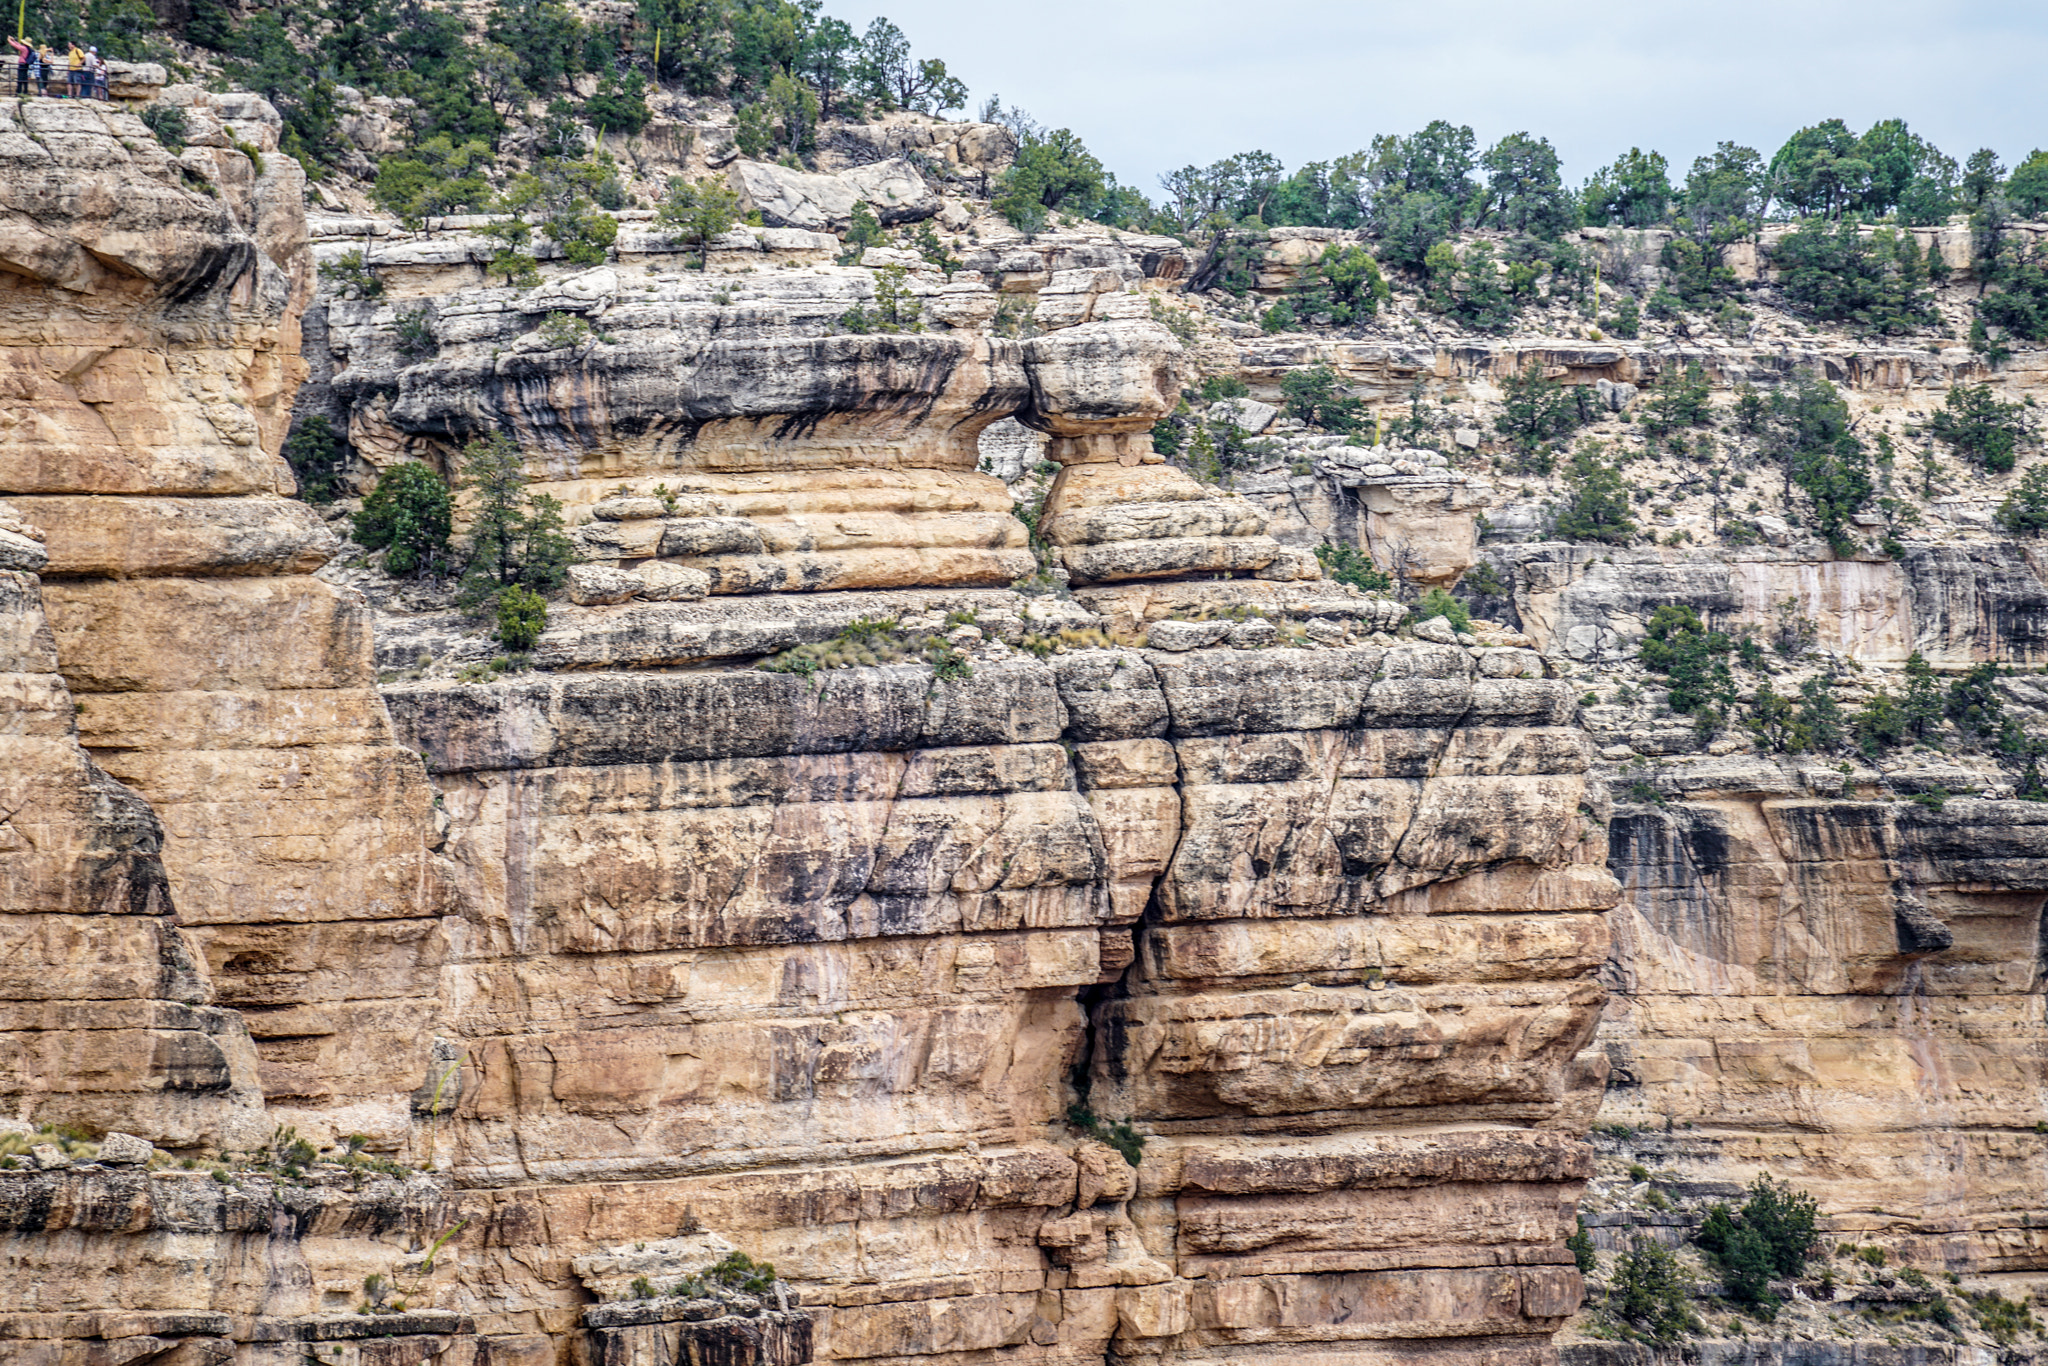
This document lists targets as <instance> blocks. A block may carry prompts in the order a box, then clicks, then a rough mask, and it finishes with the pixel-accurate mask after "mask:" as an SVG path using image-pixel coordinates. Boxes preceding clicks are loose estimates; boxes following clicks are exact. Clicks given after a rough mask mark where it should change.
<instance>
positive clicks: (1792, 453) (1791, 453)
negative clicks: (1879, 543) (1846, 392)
mask: <svg viewBox="0 0 2048 1366" xmlns="http://www.w3.org/2000/svg"><path fill="white" fill-rule="evenodd" d="M1764 449H1765V451H1766V453H1767V454H1769V455H1770V456H1771V457H1772V458H1774V459H1776V460H1777V461H1778V465H1779V468H1780V470H1781V471H1782V472H1783V475H1784V480H1785V496H1786V497H1787V498H1788V499H1789V498H1790V497H1791V495H1792V490H1793V489H1795V488H1796V489H1798V490H1800V491H1801V492H1802V493H1804V494H1805V495H1806V498H1807V505H1808V521H1809V522H1810V523H1811V524H1812V526H1813V528H1814V530H1815V531H1817V532H1819V533H1820V535H1821V536H1822V537H1823V538H1824V539H1825V540H1826V541H1827V542H1828V544H1829V546H1830V547H1832V548H1833V550H1834V552H1835V553H1836V554H1837V555H1842V556H1847V555H1850V554H1853V553H1854V552H1855V548H1856V547H1855V542H1854V541H1852V540H1851V539H1850V538H1849V532H1848V528H1849V524H1850V519H1851V518H1852V517H1854V516H1855V514H1856V513H1857V512H1859V511H1861V510H1862V509H1863V507H1864V505H1865V504H1867V503H1868V502H1869V501H1870V499H1871V496H1872V494H1873V493H1875V492H1876V486H1875V485H1874V484H1873V483H1872V482H1871V476H1870V456H1869V453H1868V452H1867V451H1865V450H1864V449H1863V443H1862V442H1861V441H1858V440H1857V439H1856V436H1855V434H1854V433H1853V432H1851V431H1850V430H1849V405H1848V404H1847V403H1845V402H1844V401H1843V400H1842V396H1841V395H1840V394H1838V393H1837V392H1836V391H1835V386H1834V385H1832V384H1829V383H1828V382H1827V381H1826V380H1824V379H1821V378H1819V377H1818V376H1816V375H1814V374H1812V373H1811V372H1805V371H1802V372H1801V373H1800V374H1799V375H1798V376H1797V377H1796V378H1795V379H1793V381H1792V382H1791V383H1789V384H1787V385H1785V386H1783V387H1782V388H1780V389H1779V390H1778V392H1776V393H1775V394H1773V395H1771V401H1770V406H1769V418H1768V420H1767V422H1766V423H1765V427H1764Z"/></svg>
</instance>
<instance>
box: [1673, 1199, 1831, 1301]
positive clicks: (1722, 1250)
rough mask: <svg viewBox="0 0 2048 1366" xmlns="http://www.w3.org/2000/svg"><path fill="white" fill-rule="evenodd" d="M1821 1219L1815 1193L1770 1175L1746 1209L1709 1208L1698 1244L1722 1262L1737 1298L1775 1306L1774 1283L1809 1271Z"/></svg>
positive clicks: (1746, 1205)
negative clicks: (1771, 1284)
mask: <svg viewBox="0 0 2048 1366" xmlns="http://www.w3.org/2000/svg"><path fill="white" fill-rule="evenodd" d="M1819 1216H1820V1206H1819V1202H1818V1201H1816V1200H1815V1199H1814V1198H1813V1197H1812V1196H1811V1195H1808V1194H1807V1193H1806V1192H1804V1191H1795V1190H1793V1189H1792V1188H1791V1187H1789V1186H1781V1185H1779V1184H1777V1183H1776V1182H1774V1181H1772V1180H1771V1178H1770V1177H1769V1176H1768V1175H1764V1176H1759V1177H1758V1178H1757V1179H1756V1181H1755V1183H1754V1184H1752V1185H1751V1186H1750V1188H1749V1199H1748V1200H1746V1201H1744V1202H1743V1206H1742V1208H1741V1210H1739V1211H1737V1210H1731V1209H1730V1208H1729V1207H1728V1206H1727V1205H1726V1204H1716V1205H1715V1206H1714V1207H1713V1208H1712V1209H1710V1210H1708V1211H1707V1217H1706V1220H1705V1221H1704V1222H1703V1223H1702V1224H1701V1225H1700V1231H1699V1233H1698V1234H1696V1235H1695V1236H1694V1239H1693V1241H1694V1242H1695V1243H1697V1244H1698V1245H1699V1247H1700V1248H1701V1250H1702V1251H1704V1252H1706V1253H1708V1254H1709V1255H1710V1256H1712V1257H1713V1258H1714V1260H1715V1261H1716V1262H1718V1263H1719V1264H1720V1266H1721V1269H1722V1273H1723V1277H1724V1279H1725V1282H1726V1286H1727V1290H1728V1293H1729V1297H1730V1298H1731V1299H1734V1300H1736V1301H1737V1302H1739V1303H1742V1304H1747V1305H1752V1306H1759V1307H1765V1308H1775V1307H1776V1305H1777V1303H1778V1301H1777V1298H1776V1296H1774V1295H1772V1294H1771V1293H1770V1281H1771V1279H1772V1278H1773V1277H1780V1276H1797V1275H1799V1274H1800V1273H1801V1272H1802V1271H1804V1270H1805V1269H1806V1259H1807V1257H1808V1255H1809V1254H1811V1252H1812V1251H1813V1245H1814V1240H1815V1237H1816V1236H1817V1226H1818V1222H1819Z"/></svg>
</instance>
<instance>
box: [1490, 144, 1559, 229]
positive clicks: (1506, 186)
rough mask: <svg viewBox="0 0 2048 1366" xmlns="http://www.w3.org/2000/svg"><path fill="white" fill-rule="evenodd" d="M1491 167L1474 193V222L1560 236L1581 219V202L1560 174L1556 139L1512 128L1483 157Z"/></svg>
mask: <svg viewBox="0 0 2048 1366" xmlns="http://www.w3.org/2000/svg"><path fill="white" fill-rule="evenodd" d="M1479 165H1480V169H1481V170H1482V171H1484V172H1485V173H1486V178H1485V180H1484V181H1483V182H1482V183H1481V184H1480V187H1479V192H1478V194H1477V195H1476V196H1475V197H1474V199H1473V204H1474V213H1473V215H1472V222H1473V224H1474V225H1475V226H1478V227H1484V226H1485V225H1486V224H1487V222H1488V221H1492V222H1495V223H1497V224H1498V225H1499V226H1501V227H1504V228H1510V229H1512V230H1514V231H1515V232H1523V233H1528V234H1530V235H1531V236H1535V237H1542V238H1553V237H1557V236H1558V235H1560V234H1561V233H1563V232H1565V231H1567V230H1568V229H1571V228H1576V227H1577V226H1578V225H1579V208H1578V205H1577V203H1575V202H1574V201H1573V199H1572V197H1571V195H1570V194H1568V193H1567V192H1566V191H1565V188H1564V181H1563V180H1562V179H1561V178H1560V177H1559V175H1558V162H1557V149H1556V148H1554V147H1552V146H1551V145H1550V139H1548V138H1539V137H1533V136H1531V135H1530V134H1528V133H1510V134H1508V135H1507V136H1506V137H1504V138H1502V139H1501V140H1500V141H1499V142H1496V143H1495V144H1494V145H1493V146H1491V147H1489V148H1487V149H1486V151H1485V152H1484V153H1483V154H1481V156H1480V158H1479Z"/></svg>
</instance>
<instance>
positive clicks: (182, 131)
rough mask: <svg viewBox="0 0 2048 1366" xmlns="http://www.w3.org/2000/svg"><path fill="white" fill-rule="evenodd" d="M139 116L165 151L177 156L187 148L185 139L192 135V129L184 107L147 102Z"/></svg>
mask: <svg viewBox="0 0 2048 1366" xmlns="http://www.w3.org/2000/svg"><path fill="white" fill-rule="evenodd" d="M139 117H140V118H141V119H142V122H143V126H144V127H146V128H148V129H149V131H150V133H151V135H152V136H154V137H155V138H156V140H157V141H158V142H160V143H162V144H163V145H164V150H165V151H167V152H169V153H170V154H171V155H172V156H176V155H177V154H178V153H180V152H182V151H184V150H185V139H186V138H187V137H189V136H191V132H192V129H191V125H190V124H189V123H187V122H186V119H185V111H184V110H183V109H182V108H180V107H179V106H177V105H175V104H146V105H144V106H143V107H142V113H141V115H140V116H139Z"/></svg>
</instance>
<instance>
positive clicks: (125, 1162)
mask: <svg viewBox="0 0 2048 1366" xmlns="http://www.w3.org/2000/svg"><path fill="white" fill-rule="evenodd" d="M155 1153H156V1149H155V1148H154V1147H153V1146H152V1145H151V1144H150V1142H149V1140H148V1139H144V1138H137V1137H136V1136H135V1135H134V1134H124V1133H120V1132H118V1131H117V1132H115V1133H110V1134H108V1135H107V1136H106V1137H105V1138H103V1139H101V1140H100V1156H99V1160H100V1161H101V1162H102V1163H103V1164H105V1165H106V1166H109V1167H140V1166H144V1165H146V1164H147V1163H148V1162H149V1159H150V1158H151V1157H152V1156H153V1155H154V1154H155Z"/></svg>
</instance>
